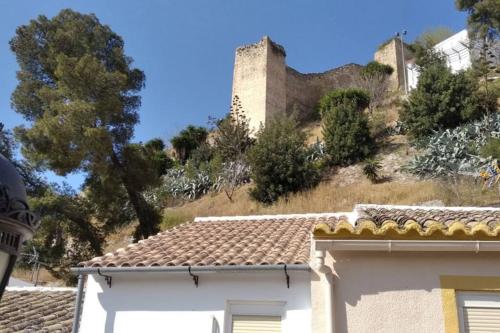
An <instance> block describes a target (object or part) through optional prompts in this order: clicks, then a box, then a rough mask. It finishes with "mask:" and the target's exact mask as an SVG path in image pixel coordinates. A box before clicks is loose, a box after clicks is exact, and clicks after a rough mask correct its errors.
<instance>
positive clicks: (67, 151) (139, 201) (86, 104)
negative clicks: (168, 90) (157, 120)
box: [10, 9, 159, 238]
mask: <svg viewBox="0 0 500 333" xmlns="http://www.w3.org/2000/svg"><path fill="white" fill-rule="evenodd" d="M10 47H11V49H12V51H13V52H14V53H15V55H16V59H17V62H18V64H19V67H20V69H19V71H18V73H17V77H18V81H19V83H18V85H17V87H16V89H15V91H14V93H13V94H12V105H13V108H14V109H15V111H16V112H18V113H19V114H21V115H22V116H23V117H24V118H25V120H26V121H28V122H29V124H30V125H31V127H19V128H17V129H16V135H17V137H18V138H20V140H21V142H22V144H23V147H22V151H23V154H24V155H25V156H26V157H27V158H28V159H29V160H30V161H33V162H35V163H37V164H39V165H41V166H43V167H45V168H49V169H51V170H53V171H54V172H56V173H57V174H59V175H66V174H68V173H71V172H75V171H80V172H84V173H86V174H87V177H88V179H92V182H87V184H88V185H95V184H98V183H106V184H113V186H117V190H120V188H123V190H124V191H125V193H126V194H127V200H128V202H130V205H131V207H132V208H133V211H134V215H135V217H136V218H137V219H138V220H139V227H138V229H137V232H136V236H137V237H138V238H142V237H147V236H149V235H151V234H153V233H155V232H157V230H158V224H159V216H158V212H156V211H155V210H154V208H153V207H150V206H149V205H148V204H147V203H146V201H145V200H144V198H143V196H142V194H141V190H142V188H143V187H144V182H143V181H142V179H150V178H151V177H150V174H151V173H153V174H154V173H155V171H154V169H141V170H140V171H139V170H137V169H136V168H135V166H136V165H137V164H141V163H142V162H136V161H131V160H130V158H129V155H130V154H131V152H133V151H134V148H129V146H130V144H131V143H130V141H131V138H132V136H133V133H134V126H135V125H136V124H137V122H138V120H139V115H138V113H137V110H138V108H139V106H140V102H141V99H140V96H139V95H138V92H139V91H140V90H141V89H142V87H143V86H144V81H145V76H144V73H143V72H142V71H141V70H139V69H137V68H133V67H132V58H130V57H129V56H126V55H125V53H124V42H123V39H122V38H121V37H120V36H119V35H117V34H116V33H115V32H113V31H112V30H111V29H110V28H109V26H107V25H103V24H101V23H100V22H99V20H98V19H97V17H96V16H95V15H84V14H80V13H77V12H74V11H72V10H69V9H65V10H62V11H61V12H60V13H59V14H58V15H57V16H55V17H53V18H52V19H48V18H47V17H45V16H39V17H38V18H37V19H36V20H32V21H31V22H30V23H29V24H27V25H23V26H20V27H18V28H17V30H16V35H15V36H14V38H13V39H12V40H11V41H10ZM135 172H139V175H140V176H138V174H134V173H135ZM110 179H112V181H108V180H110ZM137 180H139V182H137ZM90 190H92V188H90ZM108 192H112V191H108ZM106 199H109V200H113V198H101V201H103V202H105V201H106Z"/></svg>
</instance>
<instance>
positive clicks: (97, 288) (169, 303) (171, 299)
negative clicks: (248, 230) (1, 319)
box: [80, 271, 311, 333]
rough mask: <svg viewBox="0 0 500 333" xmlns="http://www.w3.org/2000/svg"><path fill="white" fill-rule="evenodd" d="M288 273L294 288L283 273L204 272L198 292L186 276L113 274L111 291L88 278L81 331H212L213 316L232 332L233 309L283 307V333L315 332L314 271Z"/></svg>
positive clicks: (101, 282)
mask: <svg viewBox="0 0 500 333" xmlns="http://www.w3.org/2000/svg"><path fill="white" fill-rule="evenodd" d="M289 275H290V278H291V281H290V289H288V288H287V286H286V280H285V274H284V272H282V271H277V272H239V273H229V272H217V273H200V274H199V277H200V280H199V287H198V288H196V287H195V285H194V283H193V279H192V278H191V277H190V276H189V275H188V274H187V273H120V274H112V276H113V281H112V288H108V286H107V285H106V283H105V282H104V278H102V277H100V276H97V275H89V277H88V281H87V286H86V293H85V300H84V305H83V313H82V321H81V327H80V332H81V333H99V332H106V333H122V332H148V333H154V332H172V333H176V332H179V333H190V332H192V333H205V332H206V333H211V332H212V322H213V318H215V319H216V320H217V322H218V324H219V326H220V332H221V333H224V332H226V333H229V332H230V327H227V326H229V325H226V327H225V325H224V323H225V321H227V322H230V318H229V317H230V315H231V314H230V312H231V311H232V312H233V314H260V315H266V314H267V313H266V312H269V314H274V313H271V312H272V311H274V312H275V311H278V310H277V309H279V308H281V309H282V313H280V314H281V315H282V318H283V319H282V330H283V333H288V332H290V333H292V332H301V333H308V332H311V305H310V273H309V272H299V271H291V272H289ZM258 311H261V312H263V313H253V312H258ZM228 319H229V320H228Z"/></svg>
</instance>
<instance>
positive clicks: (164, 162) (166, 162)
mask: <svg viewBox="0 0 500 333" xmlns="http://www.w3.org/2000/svg"><path fill="white" fill-rule="evenodd" d="M144 148H145V151H144V153H145V155H146V157H147V158H149V159H150V161H151V162H152V164H153V167H154V169H155V170H156V173H157V175H158V176H163V175H164V174H165V173H167V170H168V169H170V168H172V167H173V166H174V161H172V159H171V158H170V157H169V156H168V154H167V152H166V151H165V143H164V142H163V140H162V139H159V138H156V139H151V140H149V141H148V142H146V143H145V144H144Z"/></svg>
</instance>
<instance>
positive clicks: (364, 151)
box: [323, 103, 374, 165]
mask: <svg viewBox="0 0 500 333" xmlns="http://www.w3.org/2000/svg"><path fill="white" fill-rule="evenodd" d="M323 137H324V138H325V144H326V151H327V153H328V155H329V157H330V162H331V163H332V164H334V165H349V164H352V163H354V162H356V161H359V160H362V159H364V158H365V157H367V156H368V155H369V154H370V153H371V152H372V150H373V148H374V143H373V139H372V138H371V136H370V131H369V129H368V121H367V119H366V115H365V114H364V113H363V112H361V111H359V110H357V109H356V108H355V107H354V106H353V105H352V104H349V103H348V104H343V105H339V106H335V107H332V108H331V110H330V111H329V112H327V113H326V116H325V118H324V119H323Z"/></svg>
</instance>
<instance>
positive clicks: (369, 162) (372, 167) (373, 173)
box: [363, 158, 382, 183]
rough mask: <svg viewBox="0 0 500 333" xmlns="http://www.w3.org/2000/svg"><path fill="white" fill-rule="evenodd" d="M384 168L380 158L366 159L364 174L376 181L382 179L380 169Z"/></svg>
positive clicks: (370, 179) (373, 181)
mask: <svg viewBox="0 0 500 333" xmlns="http://www.w3.org/2000/svg"><path fill="white" fill-rule="evenodd" d="M381 169H382V164H381V163H380V160H378V159H373V158H368V159H366V160H365V163H364V165H363V174H364V175H365V176H366V178H368V180H369V181H371V182H372V183H376V182H377V181H379V179H380V175H379V174H380V170H381Z"/></svg>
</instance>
